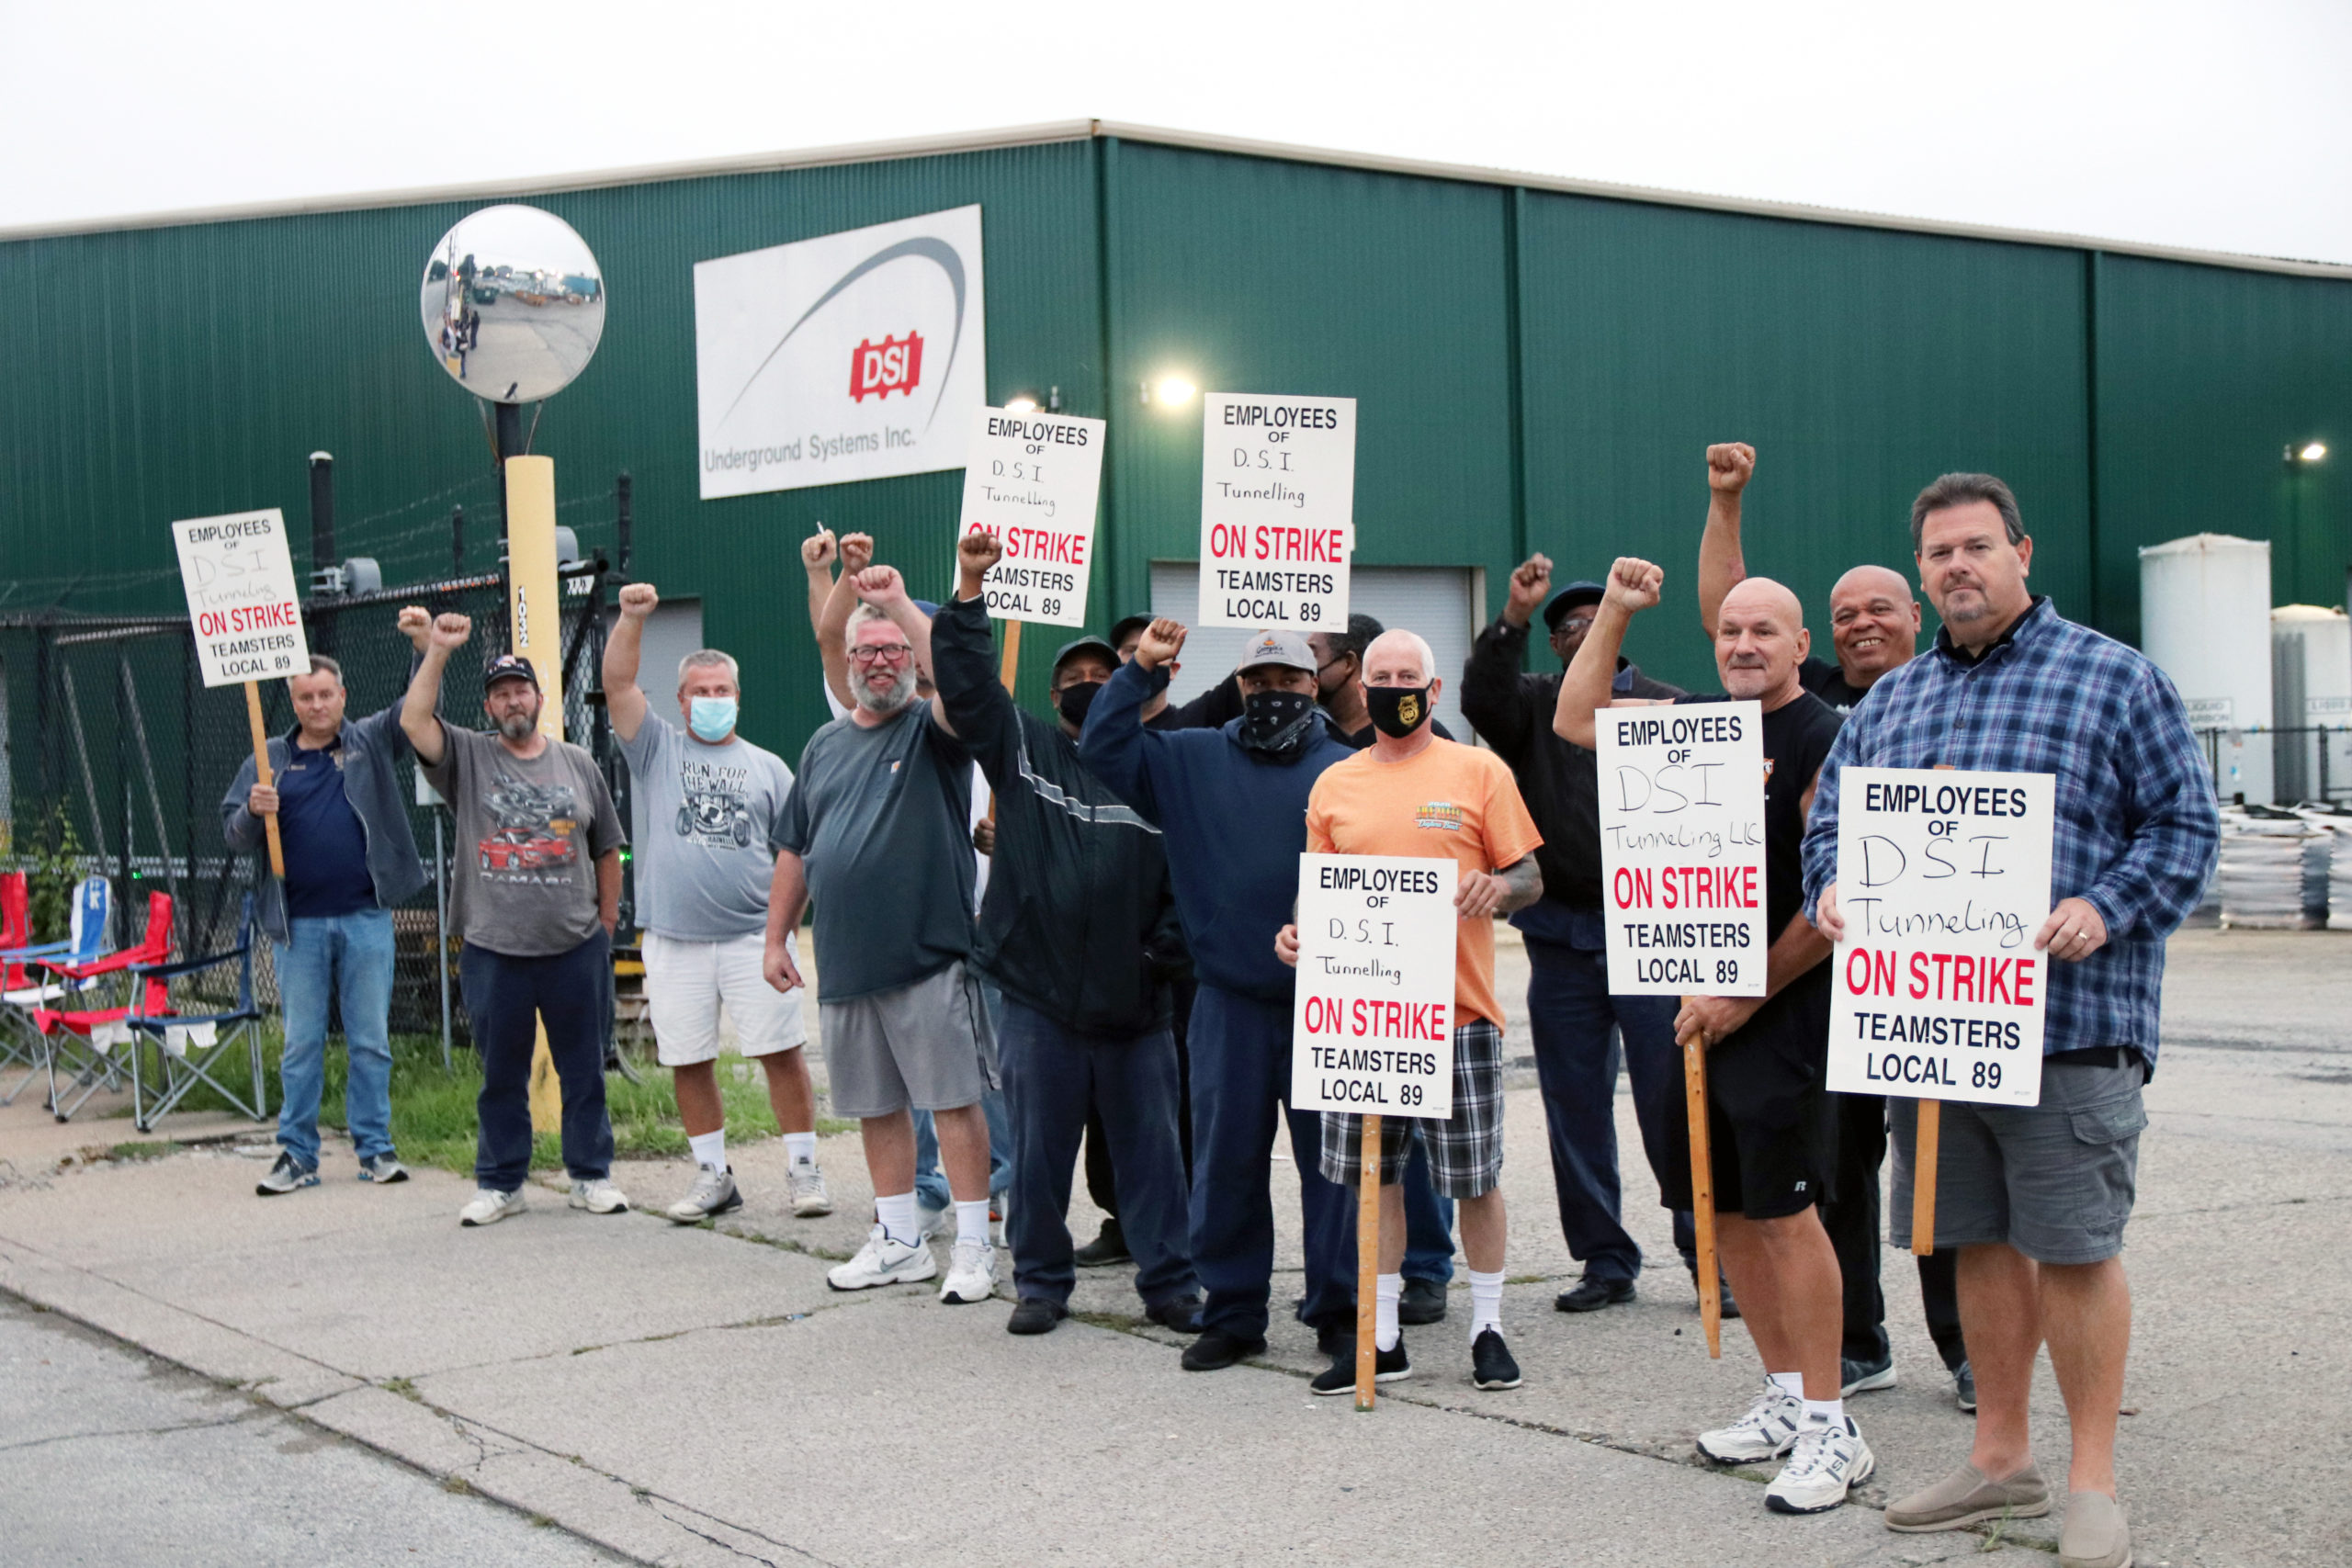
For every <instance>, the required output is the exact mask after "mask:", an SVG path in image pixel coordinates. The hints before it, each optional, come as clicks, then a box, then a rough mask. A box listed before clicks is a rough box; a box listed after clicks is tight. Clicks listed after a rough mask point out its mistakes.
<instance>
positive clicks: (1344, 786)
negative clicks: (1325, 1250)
mask: <svg viewBox="0 0 2352 1568" xmlns="http://www.w3.org/2000/svg"><path fill="white" fill-rule="evenodd" d="M1438 687H1439V682H1438V680H1437V672H1436V671H1435V669H1434V668H1433V667H1432V662H1431V659H1430V645H1429V644H1428V643H1426V642H1424V641H1422V640H1421V638H1419V637H1417V636H1415V635H1414V634H1413V633H1411V632H1408V631H1392V632H1387V633H1385V634H1383V635H1382V636H1381V637H1378V638H1377V639H1375V640H1374V643H1373V645H1372V646H1371V648H1369V649H1366V650H1365V653H1364V667H1363V691H1364V701H1365V704H1366V705H1367V706H1369V707H1370V709H1371V711H1372V722H1373V728H1374V730H1375V731H1376V733H1375V734H1374V737H1373V742H1372V746H1371V748H1370V749H1369V750H1363V751H1359V752H1357V753H1356V754H1355V755H1354V756H1353V757H1351V758H1349V759H1348V760H1347V761H1344V762H1338V763H1334V764H1333V765H1332V766H1331V767H1329V768H1328V769H1326V770H1325V771H1324V773H1323V776H1322V777H1321V778H1319V779H1317V780H1316V782H1315V788H1314V790H1313V792H1312V793H1311V794H1309V795H1308V796H1307V800H1306V847H1307V849H1308V850H1309V851H1311V852H1316V853H1318V854H1343V855H1426V856H1430V857H1432V858H1434V857H1438V856H1451V857H1452V858H1453V860H1454V862H1455V863H1457V864H1458V865H1459V867H1460V874H1459V876H1458V879H1457V883H1456V892H1455V895H1454V901H1453V902H1454V908H1455V909H1456V910H1457V911H1459V913H1460V915H1461V925H1460V930H1459V931H1458V932H1457V934H1456V938H1455V942H1454V961H1453V962H1454V978H1453V1013H1454V1030H1453V1116H1452V1117H1450V1118H1449V1119H1447V1120H1445V1121H1442V1122H1441V1121H1435V1120H1432V1119H1430V1118H1426V1117H1398V1116H1391V1117H1387V1118H1385V1119H1384V1120H1383V1122H1382V1123H1381V1139H1380V1183H1381V1193H1380V1273H1379V1276H1378V1281H1377V1291H1378V1295H1377V1306H1378V1316H1377V1325H1378V1326H1377V1329H1376V1331H1375V1339H1374V1343H1375V1346H1376V1348H1377V1349H1378V1352H1379V1356H1378V1361H1377V1367H1376V1371H1375V1376H1376V1378H1377V1379H1378V1381H1380V1382H1394V1381H1396V1380H1397V1379H1399V1378H1406V1377H1410V1376H1411V1375H1412V1367H1411V1364H1410V1362H1408V1360H1407V1359H1406V1356H1405V1345H1404V1341H1403V1339H1402V1338H1401V1337H1400V1335H1399V1330H1398V1327H1397V1297H1398V1296H1399V1294H1401V1293H1402V1292H1403V1290H1404V1283H1405V1280H1404V1274H1403V1269H1404V1265H1405V1200H1404V1193H1403V1189H1402V1188H1401V1187H1399V1186H1398V1185H1397V1182H1398V1179H1399V1178H1400V1177H1401V1176H1402V1175H1403V1173H1404V1169H1405V1161H1406V1157H1407V1156H1408V1154H1409V1153H1410V1149H1409V1146H1408V1145H1409V1144H1410V1142H1412V1141H1414V1140H1418V1141H1419V1143H1420V1144H1421V1145H1422V1146H1423V1147H1424V1148H1425V1149H1426V1151H1427V1152H1428V1155H1429V1163H1430V1179H1431V1180H1432V1181H1433V1182H1434V1184H1435V1185H1436V1187H1437V1190H1438V1191H1439V1192H1441V1193H1442V1194H1444V1195H1445V1196H1446V1197H1449V1198H1453V1199H1456V1200H1458V1201H1460V1204H1461V1209H1460V1213H1461V1215H1462V1250H1463V1252H1464V1254H1465V1255H1466V1256H1467V1258H1468V1259H1469V1263H1470V1361H1471V1375H1472V1381H1473V1382H1476V1384H1477V1386H1478V1387H1480V1388H1482V1389H1505V1388H1517V1387H1518V1386H1519V1383H1520V1376H1519V1363H1518V1362H1517V1361H1515V1360H1513V1359H1511V1354H1510V1348H1509V1347H1508V1346H1507V1345H1505V1344H1504V1342H1503V1334H1502V1302H1503V1241H1504V1234H1505V1233H1504V1223H1503V1192H1502V1188H1501V1187H1500V1186H1499V1185H1498V1181H1499V1180H1500V1179H1501V1176H1502V1168H1503V1063H1502V1021H1503V1010H1502V1009H1501V1007H1499V1006H1498V1004H1497V1003H1496V1001H1495V917H1496V916H1498V915H1503V914H1509V913H1510V911H1511V910H1513V909H1518V908H1524V907H1525V906H1527V905H1529V904H1532V903H1533V902H1534V901H1535V900H1536V899H1537V898H1539V897H1543V893H1544V881H1543V877H1542V876H1541V875H1540V874H1538V873H1537V871H1536V869H1535V859H1534V856H1535V847H1536V846H1537V845H1538V844H1540V843H1542V842H1543V841H1544V836H1543V835H1542V834H1541V833H1539V832H1537V831H1536V830H1535V822H1534V819H1533V818H1531V817H1530V816H1529V815H1528V812H1527V804H1526V802H1525V801H1523V800H1521V798H1520V795H1519V784H1518V781H1517V780H1515V779H1513V778H1512V777H1511V772H1510V767H1509V765H1507V764H1506V763H1505V762H1504V761H1503V760H1502V759H1501V758H1499V757H1498V756H1496V755H1495V754H1494V753H1493V752H1491V751H1481V750H1476V749H1475V748H1472V747H1468V746H1463V745H1459V744H1457V743H1455V742H1454V741H1452V740H1441V739H1438V738H1437V736H1435V735H1434V734H1432V733H1431V732H1430V713H1431V711H1432V710H1433V709H1434V708H1435V706H1436V704H1437V693H1438ZM1274 950H1275V952H1276V953H1279V954H1280V955H1281V956H1282V959H1283V962H1284V963H1285V964H1296V963H1297V962H1298V928H1297V927H1296V926H1295V925H1292V926H1284V927H1283V929H1282V931H1281V933H1280V934H1279V935H1278V936H1276V938H1275V939H1274ZM1362 1137H1363V1120H1362V1118H1360V1117H1357V1116H1353V1115H1349V1114H1345V1113H1342V1112H1338V1111H1325V1112H1323V1145H1322V1159H1321V1166H1322V1170H1323V1174H1324V1175H1325V1176H1327V1177H1329V1179H1331V1180H1333V1181H1338V1182H1343V1183H1347V1184H1350V1185H1352V1184H1354V1183H1355V1182H1356V1181H1357V1180H1358V1179H1359V1178H1360V1176H1361V1174H1362V1172H1361V1168H1360V1167H1361V1160H1360V1155H1361V1151H1362V1148H1363V1144H1362ZM1308 1386H1309V1387H1311V1388H1312V1389H1313V1390H1314V1391H1315V1392H1316V1393H1347V1392H1349V1391H1350V1390H1351V1389H1352V1388H1353V1387H1354V1386H1355V1357H1354V1355H1353V1353H1352V1352H1351V1353H1348V1354H1344V1355H1340V1356H1335V1357H1334V1358H1332V1361H1331V1365H1330V1368H1329V1370H1328V1371H1324V1372H1323V1373H1322V1374H1321V1375H1319V1376H1317V1378H1316V1379H1315V1381H1314V1382H1312V1383H1310V1384H1309V1385H1308Z"/></svg>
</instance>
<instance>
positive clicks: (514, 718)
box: [498, 713, 539, 740]
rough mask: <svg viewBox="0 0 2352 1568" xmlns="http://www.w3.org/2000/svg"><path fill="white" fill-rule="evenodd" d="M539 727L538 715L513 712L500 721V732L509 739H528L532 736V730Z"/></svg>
mask: <svg viewBox="0 0 2352 1568" xmlns="http://www.w3.org/2000/svg"><path fill="white" fill-rule="evenodd" d="M538 727H539V716H538V715H537V714H530V715H527V716H526V715H524V714H519V713H511V714H508V715H507V716H505V717H504V718H502V719H500V720H499V721H498V733H499V734H501V735H503V736H504V737H506V739H509V740H528V739H530V738H531V732H532V731H533V730H535V729H537V728H538Z"/></svg>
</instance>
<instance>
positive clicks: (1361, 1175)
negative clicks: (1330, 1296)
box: [1356, 1111, 1380, 1410]
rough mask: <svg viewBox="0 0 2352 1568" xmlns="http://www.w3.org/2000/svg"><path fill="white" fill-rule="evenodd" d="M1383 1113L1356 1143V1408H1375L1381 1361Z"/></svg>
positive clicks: (1367, 1121)
mask: <svg viewBox="0 0 2352 1568" xmlns="http://www.w3.org/2000/svg"><path fill="white" fill-rule="evenodd" d="M1379 1298H1380V1113H1379V1112H1378V1111H1374V1112H1372V1113H1371V1114H1370V1115H1368V1116H1366V1117H1365V1118H1364V1119H1363V1141H1362V1142H1360V1143H1359V1144H1358V1145H1356V1408H1357V1409H1358V1410H1369V1409H1371V1408H1372V1393H1373V1386H1374V1374H1375V1373H1376V1371H1378V1368H1379V1365H1380V1347H1379V1344H1378V1337H1379V1324H1380V1317H1379V1313H1380V1307H1379Z"/></svg>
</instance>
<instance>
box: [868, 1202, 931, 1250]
mask: <svg viewBox="0 0 2352 1568" xmlns="http://www.w3.org/2000/svg"><path fill="white" fill-rule="evenodd" d="M874 1217H875V1218H876V1220H878V1221H880V1222H881V1224H882V1233H883V1234H884V1235H887V1236H888V1237H889V1238H890V1239H891V1240H892V1241H895V1242H897V1243H899V1245H900V1246H902V1247H920V1246H922V1230H921V1229H920V1228H919V1227H918V1226H917V1225H916V1224H915V1195H914V1194H913V1193H912V1192H900V1193H899V1194H897V1195H896V1196H894V1197H889V1198H884V1197H881V1196H879V1195H878V1194H877V1195H876V1198H875V1200H874Z"/></svg>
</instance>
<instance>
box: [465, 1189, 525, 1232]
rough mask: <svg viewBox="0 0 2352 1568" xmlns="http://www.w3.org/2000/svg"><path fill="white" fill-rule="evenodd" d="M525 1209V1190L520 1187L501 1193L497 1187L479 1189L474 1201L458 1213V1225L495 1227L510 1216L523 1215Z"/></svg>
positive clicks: (475, 1193)
mask: <svg viewBox="0 0 2352 1568" xmlns="http://www.w3.org/2000/svg"><path fill="white" fill-rule="evenodd" d="M525 1207H526V1205H525V1204H524V1201H523V1190H522V1189H521V1188H519V1187H517V1188H516V1189H515V1190H514V1191H512V1192H501V1191H500V1190H498V1189H497V1188H495V1187H482V1188H478V1189H476V1190H475V1191H474V1195H473V1199H472V1201H469V1203H467V1205H466V1206H465V1207H464V1208H462V1209H460V1210H458V1224H461V1225H494V1224H497V1223H498V1222H499V1221H501V1220H503V1219H504V1218H505V1217H506V1216H507V1215H509V1214H519V1213H522V1212H523V1210H524V1208H525Z"/></svg>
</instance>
